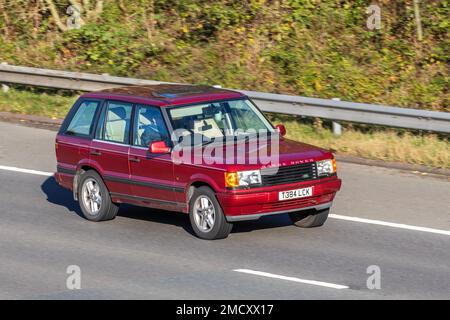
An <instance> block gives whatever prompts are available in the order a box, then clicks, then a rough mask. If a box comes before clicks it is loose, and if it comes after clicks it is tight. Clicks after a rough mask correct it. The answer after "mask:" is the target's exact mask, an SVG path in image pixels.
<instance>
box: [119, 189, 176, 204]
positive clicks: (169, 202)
mask: <svg viewBox="0 0 450 320" xmlns="http://www.w3.org/2000/svg"><path fill="white" fill-rule="evenodd" d="M111 196H112V197H117V198H123V199H129V200H136V201H142V202H154V203H157V204H159V205H166V206H175V207H184V206H185V204H184V203H181V202H175V201H168V200H161V199H153V198H146V197H138V196H132V195H128V194H122V193H116V192H111Z"/></svg>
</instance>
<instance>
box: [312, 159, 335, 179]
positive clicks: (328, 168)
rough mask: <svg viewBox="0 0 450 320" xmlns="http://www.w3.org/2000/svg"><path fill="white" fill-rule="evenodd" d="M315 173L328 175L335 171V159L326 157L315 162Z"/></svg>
mask: <svg viewBox="0 0 450 320" xmlns="http://www.w3.org/2000/svg"><path fill="white" fill-rule="evenodd" d="M316 166H317V175H318V176H319V177H321V176H329V175H332V174H333V173H335V172H336V159H334V158H333V159H327V160H321V161H317V162H316Z"/></svg>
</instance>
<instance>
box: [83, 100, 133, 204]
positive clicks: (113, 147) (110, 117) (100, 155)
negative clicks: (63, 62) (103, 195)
mask: <svg viewBox="0 0 450 320" xmlns="http://www.w3.org/2000/svg"><path fill="white" fill-rule="evenodd" d="M132 110H133V105H132V104H131V103H127V102H120V101H106V103H105V105H104V107H103V110H102V113H101V116H100V119H99V122H98V124H99V125H98V128H97V131H96V137H95V139H94V140H93V141H92V144H91V148H90V159H91V161H92V162H95V163H96V164H97V165H98V166H99V167H100V168H101V169H102V174H103V179H104V180H105V183H106V185H107V187H108V189H109V191H110V193H111V196H112V197H119V198H120V197H123V196H129V195H130V194H131V192H132V191H131V186H130V172H129V167H128V153H129V150H130V128H131V115H132Z"/></svg>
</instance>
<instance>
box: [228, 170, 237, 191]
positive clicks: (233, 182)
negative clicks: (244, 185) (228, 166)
mask: <svg viewBox="0 0 450 320" xmlns="http://www.w3.org/2000/svg"><path fill="white" fill-rule="evenodd" d="M225 186H226V187H227V188H234V187H239V177H238V174H237V172H225Z"/></svg>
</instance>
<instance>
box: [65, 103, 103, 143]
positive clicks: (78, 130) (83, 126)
mask: <svg viewBox="0 0 450 320" xmlns="http://www.w3.org/2000/svg"><path fill="white" fill-rule="evenodd" d="M98 105H99V102H98V101H83V102H82V103H81V104H80V105H79V106H78V109H77V112H76V113H75V115H74V116H73V118H72V120H71V121H70V123H69V125H68V127H67V129H66V131H65V133H66V134H70V135H75V136H86V137H88V136H90V135H91V133H92V129H93V127H94V126H93V122H94V117H95V113H96V111H97V108H98Z"/></svg>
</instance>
